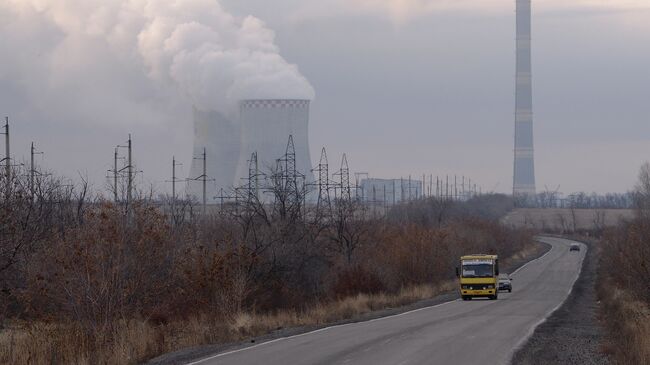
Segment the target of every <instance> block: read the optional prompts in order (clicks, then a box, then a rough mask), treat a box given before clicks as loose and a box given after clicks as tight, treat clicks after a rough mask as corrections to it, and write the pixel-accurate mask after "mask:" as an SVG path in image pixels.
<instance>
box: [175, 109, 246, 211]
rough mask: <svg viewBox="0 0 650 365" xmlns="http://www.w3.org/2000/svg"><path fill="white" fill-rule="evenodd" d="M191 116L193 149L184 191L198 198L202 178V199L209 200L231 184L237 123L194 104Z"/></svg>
mask: <svg viewBox="0 0 650 365" xmlns="http://www.w3.org/2000/svg"><path fill="white" fill-rule="evenodd" d="M193 116H194V149H193V159H192V163H191V167H190V172H189V176H188V185H187V193H188V195H190V196H193V197H195V198H196V199H198V200H199V201H200V200H201V199H202V195H203V180H204V179H205V180H206V184H205V185H206V200H207V202H208V203H209V202H212V201H214V198H215V197H216V196H218V195H219V194H220V193H221V189H223V190H228V189H230V188H231V187H232V185H233V182H234V179H235V173H236V171H237V161H238V160H239V151H240V127H239V124H238V123H235V122H233V121H231V120H229V119H228V118H226V117H225V116H224V115H223V114H221V113H219V112H216V111H213V110H212V111H203V110H199V109H197V108H194V110H193ZM204 151H205V161H204V156H203V153H204ZM204 162H205V165H206V166H205V167H206V168H205V170H206V171H205V172H206V173H205V176H204V174H203V164H204Z"/></svg>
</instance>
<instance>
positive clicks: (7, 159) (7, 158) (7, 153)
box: [2, 117, 11, 200]
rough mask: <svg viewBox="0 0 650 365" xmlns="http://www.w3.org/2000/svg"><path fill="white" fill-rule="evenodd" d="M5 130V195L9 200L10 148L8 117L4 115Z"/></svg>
mask: <svg viewBox="0 0 650 365" xmlns="http://www.w3.org/2000/svg"><path fill="white" fill-rule="evenodd" d="M4 127H5V132H4V133H2V134H4V135H5V158H4V161H5V178H6V179H7V180H6V181H5V184H6V186H5V189H6V190H5V194H6V196H7V200H9V197H10V190H11V150H10V149H9V117H5V125H4Z"/></svg>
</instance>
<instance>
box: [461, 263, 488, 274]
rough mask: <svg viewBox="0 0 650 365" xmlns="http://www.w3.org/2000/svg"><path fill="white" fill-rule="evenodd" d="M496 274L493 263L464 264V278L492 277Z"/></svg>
mask: <svg viewBox="0 0 650 365" xmlns="http://www.w3.org/2000/svg"><path fill="white" fill-rule="evenodd" d="M492 276H494V274H493V270H492V264H483V263H481V264H464V265H463V277H464V278H491V277H492Z"/></svg>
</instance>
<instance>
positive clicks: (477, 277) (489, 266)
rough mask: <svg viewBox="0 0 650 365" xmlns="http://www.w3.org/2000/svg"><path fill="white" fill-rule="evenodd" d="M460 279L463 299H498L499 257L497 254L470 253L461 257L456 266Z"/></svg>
mask: <svg viewBox="0 0 650 365" xmlns="http://www.w3.org/2000/svg"><path fill="white" fill-rule="evenodd" d="M456 276H457V277H458V278H459V279H460V296H461V298H463V300H471V299H472V298H480V297H483V298H490V299H492V300H494V299H497V297H498V295H499V287H498V285H499V284H498V282H499V257H498V256H497V255H482V254H481V255H468V256H462V257H461V258H460V268H458V267H457V268H456Z"/></svg>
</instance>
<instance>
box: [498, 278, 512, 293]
mask: <svg viewBox="0 0 650 365" xmlns="http://www.w3.org/2000/svg"><path fill="white" fill-rule="evenodd" d="M499 290H504V291H505V290H507V291H508V293H511V292H512V278H510V277H509V276H501V277H499Z"/></svg>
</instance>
